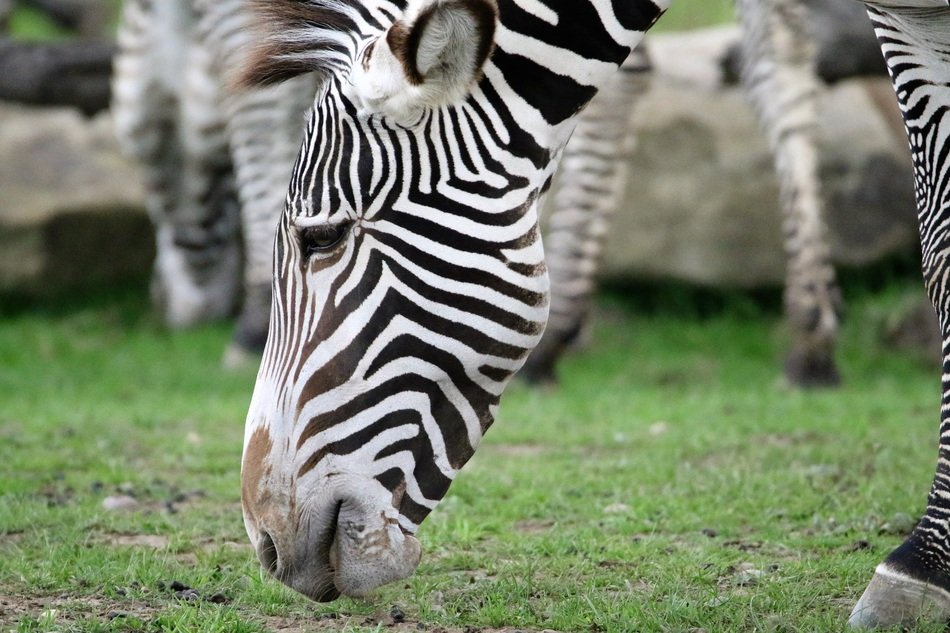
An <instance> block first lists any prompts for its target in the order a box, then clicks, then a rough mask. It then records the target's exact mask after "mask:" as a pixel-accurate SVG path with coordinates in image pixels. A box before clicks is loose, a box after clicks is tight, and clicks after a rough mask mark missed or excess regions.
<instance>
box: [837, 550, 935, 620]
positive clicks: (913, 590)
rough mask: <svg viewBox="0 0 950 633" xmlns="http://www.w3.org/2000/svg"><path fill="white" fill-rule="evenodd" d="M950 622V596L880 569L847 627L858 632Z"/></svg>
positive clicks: (887, 568)
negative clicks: (925, 623) (858, 630)
mask: <svg viewBox="0 0 950 633" xmlns="http://www.w3.org/2000/svg"><path fill="white" fill-rule="evenodd" d="M948 619H950V592H947V591H946V590H944V589H941V588H940V587H936V586H934V585H931V584H928V583H925V582H923V581H920V580H917V579H915V578H911V577H910V576H908V575H906V574H903V573H901V572H899V571H896V570H894V569H891V568H890V567H888V566H887V564H886V563H885V564H881V565H878V567H877V569H876V570H875V571H874V577H873V578H871V582H870V583H869V584H868V587H867V589H865V590H864V594H863V595H862V596H861V599H860V600H858V603H857V604H856V605H855V606H854V610H853V611H851V617H850V618H848V624H849V625H850V626H852V627H854V628H857V629H885V628H890V627H894V626H908V625H911V624H913V623H915V622H918V621H926V622H944V621H947V620H948Z"/></svg>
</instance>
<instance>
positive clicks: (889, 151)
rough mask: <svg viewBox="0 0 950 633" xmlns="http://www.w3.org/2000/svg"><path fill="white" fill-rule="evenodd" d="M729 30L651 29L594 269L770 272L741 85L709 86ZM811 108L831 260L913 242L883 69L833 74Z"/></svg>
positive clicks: (768, 197)
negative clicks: (622, 176) (617, 204)
mask: <svg viewBox="0 0 950 633" xmlns="http://www.w3.org/2000/svg"><path fill="white" fill-rule="evenodd" d="M738 36H739V32H738V29H737V28H736V27H724V28H717V29H710V30H706V31H698V32H694V33H688V34H664V35H658V36H656V37H654V38H653V39H652V40H651V55H652V57H653V59H654V62H655V65H656V68H657V73H656V76H655V78H654V82H653V87H652V90H651V92H650V93H649V94H648V95H647V96H646V98H645V99H644V100H643V101H642V102H641V103H640V104H639V105H638V106H637V108H638V109H637V114H636V120H637V124H636V129H637V134H638V138H639V142H638V146H637V148H636V150H635V151H634V153H633V155H632V157H631V158H630V173H629V178H628V181H627V188H626V197H625V203H624V205H623V208H622V209H621V210H620V211H619V212H618V213H617V214H616V216H615V218H614V223H613V228H612V230H611V231H610V232H609V236H608V239H607V247H606V253H605V258H604V259H605V261H604V264H603V267H602V274H601V276H602V277H603V278H606V279H610V280H614V281H632V280H643V279H666V278H676V279H682V280H686V281H690V282H694V283H700V284H706V285H712V286H739V287H752V286H759V285H778V284H781V283H782V280H783V277H784V254H783V251H782V242H781V220H780V216H779V204H778V184H777V182H776V178H775V174H774V170H773V166H772V156H771V154H770V153H769V151H768V146H767V144H766V141H765V139H764V137H763V135H762V133H761V132H760V131H759V127H758V123H757V120H756V117H755V115H754V113H753V112H752V109H751V107H750V106H749V105H748V103H747V102H746V100H745V97H744V95H743V93H742V90H741V89H740V88H739V87H733V86H723V85H722V83H721V82H722V78H721V70H720V69H719V67H718V64H717V63H716V62H715V60H718V59H720V58H721V57H722V55H723V54H724V50H725V48H727V47H728V46H729V45H730V42H733V41H735V39H736V38H738ZM697 60H699V61H698V62H697ZM687 61H688V62H689V63H687ZM821 113H822V119H821V129H820V145H821V146H820V152H821V177H822V182H823V186H824V193H825V197H826V199H827V201H828V212H827V223H828V225H829V228H830V232H831V236H830V240H831V245H832V251H833V256H834V259H835V261H836V262H837V263H839V264H841V263H843V264H848V265H855V266H857V265H864V264H868V263H871V262H873V261H875V260H878V259H880V258H882V257H885V256H887V255H890V254H893V253H895V252H898V251H901V250H903V249H908V248H918V246H917V239H918V238H917V228H916V215H915V204H914V192H913V181H912V176H911V163H910V156H909V152H908V150H907V140H906V137H905V135H904V131H903V125H902V123H901V120H900V114H899V112H898V110H897V105H896V100H895V98H894V94H893V90H892V88H891V86H890V83H889V81H888V80H887V79H883V78H871V79H860V80H848V81H844V82H841V83H839V84H836V85H835V86H833V87H831V88H828V89H827V90H824V91H823V92H822V95H821ZM555 186H557V185H556V183H555ZM549 199H550V198H549Z"/></svg>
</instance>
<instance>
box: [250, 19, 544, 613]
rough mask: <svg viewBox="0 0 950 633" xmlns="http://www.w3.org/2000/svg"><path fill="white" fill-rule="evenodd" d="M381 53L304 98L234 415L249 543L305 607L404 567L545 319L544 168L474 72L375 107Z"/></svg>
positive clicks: (372, 44)
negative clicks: (436, 100)
mask: <svg viewBox="0 0 950 633" xmlns="http://www.w3.org/2000/svg"><path fill="white" fill-rule="evenodd" d="M448 6H452V5H448ZM457 6H458V7H464V6H465V5H464V4H461V3H460V4H458V5H457ZM456 10H457V11H460V12H463V13H464V12H465V9H464V8H463V9H456ZM491 15H492V20H494V13H492V14H491ZM462 17H463V18H464V17H465V16H464V15H463V16H462ZM474 22H475V21H474V20H473V23H474ZM492 26H493V24H492ZM394 28H395V27H394ZM463 30H464V29H463ZM475 34H476V35H477V34H478V33H477V31H476V33H475ZM470 37H471V36H470ZM390 39H394V38H392V37H390ZM469 44H473V45H474V47H475V48H476V49H477V48H479V47H480V48H484V47H485V44H484V41H483V39H481V38H475V39H472V41H471V42H470V43H469ZM395 45H398V41H397V44H395ZM395 45H394V44H389V43H388V42H386V36H385V35H384V36H382V37H379V38H375V39H370V40H369V41H368V42H367V43H366V44H365V45H364V47H363V49H362V52H363V55H362V57H361V58H360V59H361V60H362V63H361V64H360V71H361V73H362V76H354V75H355V74H356V73H350V74H349V75H344V76H342V77H338V76H331V77H328V78H327V80H326V81H325V82H324V84H323V86H322V89H321V92H320V94H318V95H317V99H316V103H315V109H314V113H313V116H312V119H311V121H310V124H309V126H308V129H307V134H306V139H305V142H304V145H303V148H302V150H301V154H300V156H299V158H298V161H297V164H296V167H295V170H294V173H293V177H292V183H291V188H290V193H289V195H288V199H287V205H286V210H285V212H284V215H283V217H282V218H281V221H280V226H279V229H278V236H277V242H276V248H275V260H274V269H275V284H274V302H273V310H272V317H271V331H270V336H269V339H268V343H267V347H266V350H265V353H264V359H263V362H262V366H261V369H260V374H259V376H258V380H257V385H256V388H255V392H254V397H253V402H252V404H251V409H250V412H249V415H248V422H247V432H246V445H245V457H244V465H243V472H242V479H243V500H244V509H245V522H246V525H247V528H248V532H249V534H250V535H251V538H252V540H253V541H254V542H255V543H256V546H257V548H258V552H259V555H260V557H261V559H262V561H263V562H264V564H265V566H267V567H268V568H269V569H271V571H272V572H273V573H275V575H277V576H278V577H280V578H281V579H282V580H284V581H285V582H287V583H288V584H290V585H291V586H293V587H294V588H295V589H297V590H299V591H301V592H303V593H305V594H307V595H309V596H311V597H313V598H316V599H331V598H333V597H335V596H336V595H338V593H340V592H342V593H344V594H348V595H360V594H363V593H365V592H366V591H369V590H371V589H373V588H375V587H376V586H378V585H380V584H383V583H386V582H390V581H392V580H396V579H398V578H402V577H404V576H406V575H408V574H409V573H411V572H412V571H413V569H414V568H415V566H416V564H417V563H418V560H419V545H418V543H417V541H416V540H415V538H414V537H413V536H412V535H413V534H414V533H415V531H416V529H417V527H418V526H419V524H420V523H421V522H422V520H423V519H424V518H425V517H426V516H427V515H428V513H429V512H430V511H431V510H432V509H433V508H434V507H435V506H436V505H437V504H438V502H439V501H440V500H441V499H442V497H443V495H444V494H445V492H446V490H447V489H448V487H449V485H450V484H451V482H452V479H453V478H454V477H455V475H456V473H457V472H458V470H459V469H460V468H461V467H462V466H463V465H464V464H465V463H466V462H467V461H468V459H469V458H470V457H471V456H472V454H473V453H474V452H475V449H476V447H477V446H478V444H479V442H480V440H481V438H482V435H483V434H484V432H485V430H486V429H487V428H488V427H489V426H490V425H491V423H492V421H493V417H494V414H495V410H496V408H497V405H498V401H499V397H500V395H501V393H502V391H503V390H504V388H505V385H506V384H507V382H508V380H509V378H510V377H511V376H512V375H513V373H514V372H515V371H517V369H518V368H519V367H520V366H521V364H522V363H523V361H524V359H525V357H526V356H527V354H528V352H529V351H530V350H531V349H532V348H533V347H534V345H535V344H536V343H537V340H538V338H539V336H540V334H541V332H542V330H543V328H544V323H545V320H546V317H547V290H548V282H547V274H546V270H545V267H544V263H543V251H542V247H541V242H540V237H539V232H538V225H537V208H536V202H537V198H538V195H539V191H540V190H541V188H542V186H543V185H544V183H545V182H546V180H547V170H546V169H540V170H539V169H538V168H537V165H536V164H534V163H533V162H531V161H526V159H525V158H524V157H519V156H517V155H515V154H513V153H512V149H513V147H512V143H511V141H510V139H507V138H505V137H504V136H505V134H504V127H503V124H502V121H501V120H499V118H498V116H499V115H498V114H497V113H496V111H495V109H496V106H495V104H493V103H491V101H490V99H489V96H488V95H486V94H485V93H484V92H482V91H481V90H479V88H478V87H475V86H474V84H473V81H472V80H473V79H474V78H475V77H476V76H477V70H478V69H477V68H475V69H474V70H470V71H469V74H468V75H467V76H466V77H465V78H464V82H465V92H464V94H462V96H461V98H458V100H457V102H456V103H450V104H441V105H438V106H437V107H432V106H431V105H430V104H428V103H426V102H425V98H426V97H423V101H422V102H421V103H420V102H419V101H418V100H416V101H415V102H413V100H411V99H409V100H403V101H402V102H400V103H397V104H395V105H393V104H388V105H386V106H385V108H388V110H385V111H383V112H380V110H381V109H384V108H381V107H380V105H379V104H378V103H375V104H374V103H371V100H372V99H373V98H374V97H373V94H374V90H375V91H376V93H380V92H382V91H385V90H386V89H387V86H386V84H385V81H386V78H385V77H382V78H381V77H379V76H378V75H379V72H376V71H377V70H378V69H376V68H374V66H373V64H374V63H375V62H376V60H374V59H372V58H371V57H370V56H375V55H380V54H381V53H383V54H387V55H389V56H390V59H386V58H383V60H382V63H383V64H385V63H386V62H387V61H392V59H395V60H396V63H399V62H398V52H397V53H396V54H392V53H393V51H392V48H393V47H394V46H395ZM421 45H425V42H423V43H422V44H421ZM383 47H385V50H383ZM367 51H368V52H367ZM486 54H487V53H486ZM374 72H376V75H377V76H372V74H373V73H374ZM400 72H401V71H400ZM368 75H369V76H368ZM360 82H363V84H362V85H360ZM407 83H409V84H410V87H412V85H411V81H409V82H407ZM381 84H382V89H380V85H381ZM455 91H456V92H461V91H460V90H459V88H458V87H455ZM367 95H369V96H367ZM377 96H378V95H377ZM397 96H398V97H399V98H402V97H404V96H405V95H403V94H398V95H397ZM548 162H549V161H548ZM512 164H513V165H514V167H515V169H514V170H512V169H511V165H512Z"/></svg>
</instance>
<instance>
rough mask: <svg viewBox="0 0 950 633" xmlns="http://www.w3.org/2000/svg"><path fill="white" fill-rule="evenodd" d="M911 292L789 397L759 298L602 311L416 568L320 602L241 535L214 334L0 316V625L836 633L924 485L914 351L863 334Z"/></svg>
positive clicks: (777, 344)
mask: <svg viewBox="0 0 950 633" xmlns="http://www.w3.org/2000/svg"><path fill="white" fill-rule="evenodd" d="M913 293H918V294H920V291H919V289H917V288H916V287H911V289H910V290H907V289H906V287H905V286H901V287H900V288H899V289H898V290H890V291H887V292H885V293H884V296H883V297H880V296H878V297H877V298H872V297H865V298H858V299H856V300H852V301H851V303H852V305H851V311H850V318H849V320H848V323H847V325H846V327H845V331H846V337H845V344H844V349H843V354H842V371H843V374H844V376H845V386H844V387H843V388H842V389H841V390H839V391H834V392H809V393H800V392H795V391H791V390H789V389H788V388H787V387H786V386H785V385H784V384H783V383H782V380H781V378H780V366H781V357H782V352H783V349H784V346H785V340H784V338H785V336H784V330H783V328H782V324H781V321H780V319H779V315H778V314H776V313H775V311H774V310H770V309H765V310H764V311H763V309H761V308H760V307H758V306H757V305H754V304H751V303H749V302H745V301H743V300H738V301H726V302H725V303H722V305H720V303H721V302H714V303H715V305H713V306H712V307H711V308H710V307H709V306H705V307H704V305H703V304H702V302H700V304H696V303H695V302H692V301H691V300H687V301H685V302H684V301H679V300H674V301H672V302H670V301H666V305H665V306H660V307H656V306H652V305H643V304H642V303H640V304H636V305H633V304H632V303H631V302H630V301H629V300H627V299H624V298H621V297H620V295H618V293H614V294H613V295H611V296H608V297H606V298H605V299H604V300H603V301H602V302H601V307H600V308H599V314H598V316H599V318H598V322H599V325H598V326H597V328H596V329H595V330H594V334H593V336H592V337H591V338H592V342H591V347H590V348H589V349H588V350H586V351H584V352H582V353H580V354H578V355H575V356H574V357H572V358H571V359H570V360H569V361H568V362H567V363H566V364H565V365H564V366H563V367H562V371H561V377H562V380H561V384H560V386H559V387H557V388H553V389H547V390H532V389H529V388H527V387H524V386H521V385H516V386H514V387H512V388H511V389H510V391H509V393H508V394H507V395H506V399H505V400H504V402H503V406H502V409H501V412H500V415H499V419H498V421H497V422H496V424H495V427H493V429H492V430H491V431H490V432H489V434H488V436H487V438H486V441H485V444H484V445H483V446H482V448H481V449H480V450H479V453H478V454H477V455H476V457H475V458H474V459H473V461H472V463H470V465H469V466H468V467H467V468H466V469H465V470H464V471H463V473H462V474H461V475H460V477H459V479H458V480H457V482H456V483H455V484H454V486H453V488H452V490H451V491H450V494H449V496H448V498H447V499H446V500H445V501H444V502H443V504H442V505H441V506H440V507H439V508H438V509H437V510H436V511H435V512H434V514H433V515H432V517H430V519H429V520H428V521H427V522H426V523H425V524H424V525H423V527H422V528H421V530H420V534H419V536H420V538H421V541H422V543H423V547H424V551H425V553H424V556H423V562H422V565H421V566H420V568H419V570H418V572H417V573H416V574H415V575H414V576H413V577H412V578H411V579H409V580H407V581H405V582H403V583H397V584H396V585H394V586H390V587H387V588H385V589H383V590H381V591H380V592H379V593H378V594H377V595H376V596H374V597H373V598H372V599H370V600H368V601H353V600H342V601H339V602H336V603H332V604H330V605H317V604H314V603H311V602H309V601H307V600H306V599H304V598H302V597H300V596H297V595H295V594H294V593H292V592H291V591H289V590H287V589H284V588H283V587H282V586H280V585H279V584H278V583H276V582H274V581H272V580H270V579H269V578H267V577H265V576H264V575H262V574H261V572H260V571H259V568H258V565H257V562H256V560H255V558H254V555H253V553H252V552H251V550H250V547H249V546H248V545H247V538H246V536H245V534H244V527H243V524H242V521H241V512H240V501H239V485H238V484H239V482H238V469H239V461H240V452H241V442H242V435H243V418H244V414H245V411H246V407H247V404H248V400H249V396H250V389H251V386H252V384H253V378H254V376H253V372H250V371H248V372H245V373H238V374H234V373H226V372H224V371H222V370H221V369H220V365H219V362H220V356H221V351H222V350H223V349H224V346H225V344H226V342H227V340H228V335H229V329H228V326H226V325H220V326H212V327H207V328H203V329H199V330H196V331H191V332H184V333H168V332H166V331H164V330H162V329H161V328H160V327H158V326H157V325H156V323H155V321H154V320H153V318H152V317H151V316H149V313H148V310H147V305H146V300H145V297H144V295H143V293H140V292H138V291H131V292H119V293H113V294H112V295H110V296H101V295H100V296H97V297H94V298H92V299H87V300H74V301H68V302H62V301H52V300H50V301H41V302H26V303H23V302H19V303H17V302H10V301H7V302H6V303H4V301H0V306H6V307H0V464H2V465H0V631H2V632H3V633H6V632H7V631H17V632H18V633H25V632H34V631H63V632H67V631H69V632H71V631H208V632H219V631H220V632H233V631H254V632H259V631H294V632H297V631H300V632H303V631H327V630H334V631H337V630H342V631H378V630H394V631H410V630H428V631H440V630H441V631H446V632H453V633H454V632H456V631H457V632H473V631H483V632H485V633H488V632H494V631H506V632H509V633H510V632H512V631H516V630H518V631H525V632H527V631H542V630H553V631H564V632H567V631H570V632H574V631H617V632H620V631H631V630H637V631H693V632H694V633H697V632H699V631H725V630H737V631H738V630H742V631H750V630H759V631H793V630H808V631H816V630H837V629H840V628H841V626H842V624H843V623H844V621H845V619H846V617H847V615H848V612H849V610H850V608H851V605H852V604H853V603H854V601H855V600H856V599H857V597H858V596H859V595H860V592H861V591H862V590H863V587H864V584H865V583H866V582H867V581H868V579H869V578H870V576H871V572H872V570H873V568H874V566H875V565H876V564H877V563H878V562H879V561H880V560H881V559H882V558H883V557H884V556H885V555H886V554H887V552H888V551H889V550H890V549H891V548H893V547H894V546H895V545H896V544H898V543H899V541H900V540H901V538H902V536H903V535H904V534H906V533H907V531H908V530H909V529H910V528H911V527H912V525H913V518H912V517H914V518H915V517H916V516H917V515H918V513H919V512H920V511H921V510H922V508H923V506H924V502H925V498H926V493H927V490H928V487H929V483H930V478H931V476H932V472H933V465H934V459H935V442H934V440H935V435H936V416H937V406H938V405H937V402H938V392H939V389H938V371H937V369H936V367H935V363H934V358H933V356H931V355H926V354H925V355H913V354H910V355H909V354H907V353H903V352H902V353H898V352H895V351H891V349H890V348H889V347H888V344H887V343H885V342H884V341H885V340H886V339H887V335H888V332H890V330H891V329H892V327H893V323H892V320H893V319H892V317H891V315H892V314H893V312H894V309H895V307H896V306H900V305H905V304H906V303H907V299H906V297H907V296H908V295H909V294H913ZM11 303H12V304H11ZM633 303H636V302H633ZM697 305H698V306H699V307H697ZM125 505H128V506H131V507H128V508H125V509H115V510H109V509H106V506H109V507H115V506H118V507H119V508H122V507H123V506H125ZM921 630H926V629H925V628H922V629H921Z"/></svg>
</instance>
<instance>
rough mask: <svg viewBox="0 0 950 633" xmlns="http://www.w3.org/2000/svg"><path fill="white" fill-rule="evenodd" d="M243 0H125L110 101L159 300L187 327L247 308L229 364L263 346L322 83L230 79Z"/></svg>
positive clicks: (170, 317)
mask: <svg viewBox="0 0 950 633" xmlns="http://www.w3.org/2000/svg"><path fill="white" fill-rule="evenodd" d="M243 4H244V3H243V0H225V1H222V2H214V1H212V0H163V1H162V2H152V1H150V0H126V1H125V3H124V5H123V8H122V15H121V19H120V23H119V31H118V44H119V47H118V54H117V55H116V58H115V62H114V73H113V91H112V92H113V104H112V112H113V116H114V120H115V128H116V133H117V136H118V138H119V141H120V143H121V146H122V149H123V151H124V152H125V153H126V154H127V155H128V156H130V157H132V158H133V159H135V160H136V162H138V163H139V164H140V165H141V166H142V168H143V174H144V182H145V189H146V206H147V209H148V212H149V216H150V218H151V219H152V222H153V224H154V226H155V229H156V242H157V249H156V250H157V256H156V262H155V266H154V272H153V278H152V297H153V303H154V304H155V305H156V306H158V308H159V310H160V312H161V313H162V315H163V317H164V319H165V321H166V323H168V324H169V325H170V326H172V327H187V326H191V325H195V324H197V323H200V322H204V321H208V320H215V319H221V318H225V317H228V316H230V315H231V314H232V313H233V312H234V311H235V310H236V309H240V315H239V318H238V322H237V326H236V328H235V333H234V337H233V341H232V343H231V345H230V346H229V348H228V350H227V351H226V354H225V362H226V364H228V365H232V366H233V365H239V364H242V363H244V361H245V360H246V359H247V358H248V357H252V358H253V357H256V356H257V355H258V354H259V353H260V350H261V349H262V348H263V346H264V339H265V338H266V334H267V325H268V320H269V315H270V301H271V299H270V289H271V276H272V275H271V250H272V247H273V241H274V235H275V232H276V224H277V218H278V217H279V216H280V212H281V209H282V208H283V201H284V194H285V192H286V184H287V178H288V177H289V173H290V168H291V166H292V165H293V162H294V157H295V155H296V152H297V148H298V146H299V139H300V137H301V135H302V134H303V130H304V124H305V122H306V113H307V111H308V109H309V108H310V106H311V104H312V100H313V93H314V91H315V90H316V86H315V84H314V83H313V80H312V79H310V78H307V77H299V78H296V79H294V80H292V81H289V82H286V83H285V84H281V85H279V86H274V87H271V88H262V89H257V90H248V91H242V92H237V91H234V90H229V89H228V86H227V84H228V78H227V75H226V70H225V67H224V64H225V62H226V60H227V59H228V58H229V57H230V56H233V55H236V54H237V51H238V49H239V48H240V47H241V46H242V45H243V44H244V43H245V42H246V40H247V37H248V35H247V34H248V29H247V24H246V21H245V19H244V18H245V15H246V14H245V13H244V12H243V11H242V10H241V8H242V7H243Z"/></svg>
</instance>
